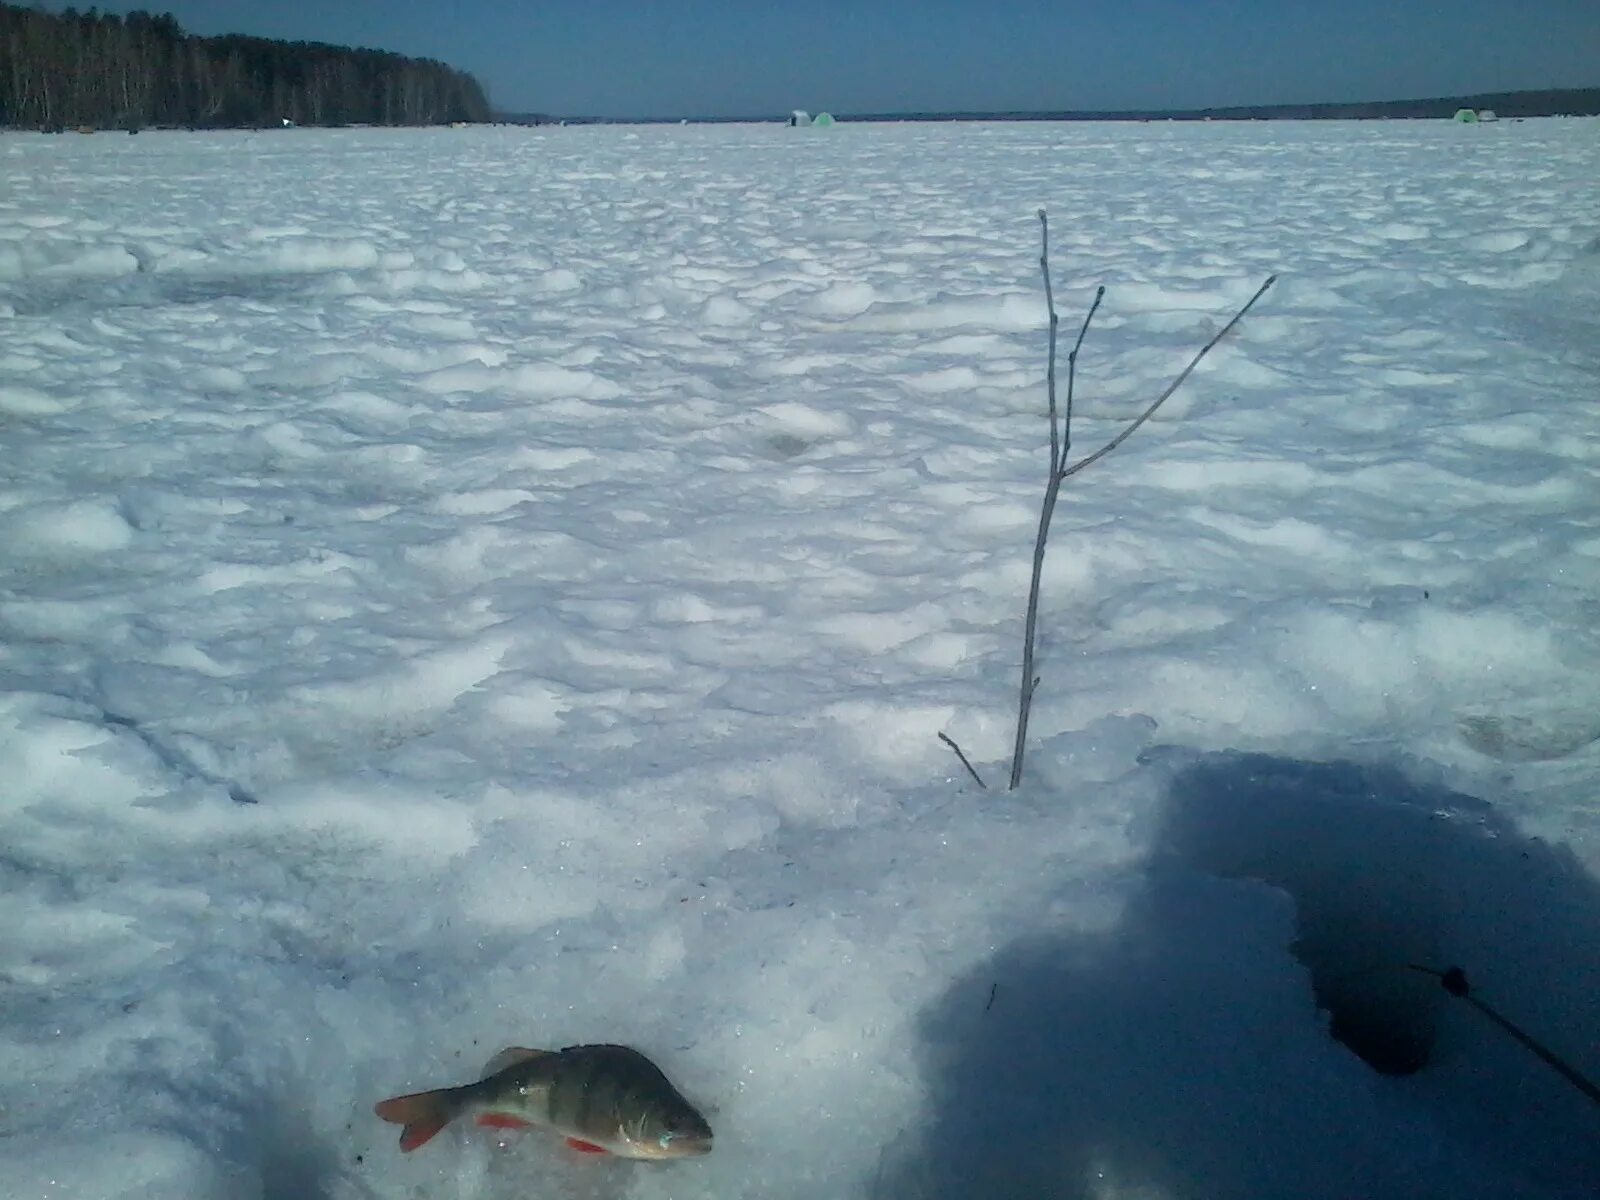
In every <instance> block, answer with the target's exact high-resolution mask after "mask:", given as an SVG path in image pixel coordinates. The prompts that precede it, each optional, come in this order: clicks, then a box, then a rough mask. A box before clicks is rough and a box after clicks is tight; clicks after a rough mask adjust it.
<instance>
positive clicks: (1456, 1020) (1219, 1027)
mask: <svg viewBox="0 0 1600 1200" xmlns="http://www.w3.org/2000/svg"><path fill="white" fill-rule="evenodd" d="M1148 758H1149V759H1150V760H1152V761H1151V763H1150V765H1151V766H1152V768H1153V769H1166V770H1168V771H1170V772H1171V784H1170V789H1169V792H1168V797H1167V801H1166V804H1165V808H1164V811H1163V813H1162V815H1161V819H1160V825H1159V829H1158V832H1157V833H1156V836H1155V846H1156V850H1155V854H1154V856H1153V858H1152V861H1151V862H1150V864H1149V866H1148V869H1147V870H1146V871H1144V872H1142V873H1141V874H1140V875H1139V876H1138V877H1137V878H1134V879H1130V880H1128V881H1127V886H1126V888H1125V889H1124V893H1123V896H1122V899H1123V901H1124V903H1123V908H1122V911H1121V914H1120V917H1119V918H1117V919H1115V920H1113V921H1111V922H1110V924H1109V927H1107V928H1104V929H1100V930H1095V931H1092V932H1082V931H1073V932H1067V933H1063V934H1061V935H1059V936H1045V937H1041V938H1035V939H1031V940H1024V941H1019V942H1016V943H1013V944H1012V945H1010V946H1007V947H1005V948H1004V949H1003V950H1002V951H1001V952H1000V953H999V954H997V955H996V956H995V958H994V959H993V960H991V961H990V962H988V963H986V964H984V965H983V966H982V967H981V968H979V969H978V970H976V971H974V972H973V973H972V974H971V975H970V976H968V977H967V978H965V979H963V980H961V981H960V982H958V983H957V984H956V985H955V986H954V987H953V988H952V989H951V990H950V991H949V992H948V993H947V994H946V996H945V997H944V998H943V999H942V1000H941V1001H940V1002H939V1003H938V1004H937V1005H935V1006H934V1007H933V1008H932V1009H931V1010H930V1011H929V1012H927V1013H926V1014H925V1015H924V1018H923V1021H922V1032H923V1034H924V1039H925V1041H924V1061H923V1063H922V1064H921V1066H922V1068H923V1070H924V1072H925V1075H926V1078H927V1081H928V1086H929V1089H930V1098H929V1111H928V1113H927V1114H926V1120H925V1121H924V1123H923V1125H922V1127H921V1129H920V1131H919V1133H918V1134H917V1135H916V1137H915V1138H914V1139H913V1140H912V1141H911V1142H908V1143H907V1144H902V1145H896V1146H894V1147H891V1148H890V1149H889V1151H888V1152H887V1153H886V1156H885V1168H884V1170H883V1172H882V1174H881V1175H880V1178H879V1179H878V1181H877V1183H876V1185H875V1187H874V1192H873V1194H874V1196H875V1197H881V1198H885V1200H887V1198H900V1197H905V1198H911V1197H916V1198H919V1200H956V1198H957V1197H960V1198H962V1200H969V1198H979V1197H981V1198H983V1200H1023V1198H1024V1197H1026V1198H1029V1200H1053V1198H1059V1200H1090V1198H1100V1197H1123V1198H1130V1197H1138V1198H1139V1200H1155V1198H1157V1197H1161V1198H1193V1200H1201V1198H1204V1200H1223V1198H1239V1200H1244V1198H1250V1200H1269V1198H1277V1197H1296V1198H1308V1197H1327V1198H1329V1200H1332V1198H1334V1197H1355V1196H1360V1197H1366V1198H1370V1200H1388V1198H1391V1197H1392V1198H1395V1200H1400V1198H1402V1197H1404V1198H1407V1200H1412V1198H1418V1197H1440V1198H1443V1197H1450V1198H1451V1200H1460V1198H1462V1197H1468V1196H1471V1197H1515V1196H1525V1197H1535V1196H1537V1197H1568V1196H1571V1197H1577V1196H1593V1195H1596V1194H1600V1108H1596V1106H1595V1105H1593V1104H1592V1103H1591V1102H1590V1101H1589V1100H1588V1099H1586V1098H1585V1097H1584V1096H1583V1095H1581V1094H1580V1093H1579V1092H1577V1091H1576V1090H1574V1089H1573V1088H1572V1087H1571V1086H1570V1085H1569V1084H1567V1083H1566V1082H1565V1081H1563V1080H1561V1079H1560V1078H1559V1077H1558V1076H1556V1075H1555V1074H1554V1073H1553V1072H1552V1071H1551V1070H1550V1069H1549V1068H1548V1067H1546V1066H1545V1065H1544V1064H1542V1063H1540V1062H1539V1061H1538V1060H1536V1059H1535V1058H1534V1057H1533V1056H1532V1055H1530V1054H1529V1053H1528V1052H1527V1051H1526V1050H1525V1049H1523V1048H1522V1047H1520V1046H1517V1045H1516V1044H1514V1043H1513V1042H1512V1041H1511V1040H1510V1039H1509V1038H1507V1037H1506V1036H1505V1034H1504V1033H1503V1032H1501V1031H1500V1030H1498V1029H1496V1028H1494V1027H1493V1026H1492V1025H1490V1024H1489V1022H1488V1021H1486V1020H1485V1019H1484V1018H1483V1016H1482V1015H1481V1014H1479V1013H1477V1012H1475V1011H1473V1010H1472V1009H1471V1008H1469V1007H1468V1006H1467V1005H1466V1004H1464V1003H1463V1002H1462V1001H1460V1000H1458V999H1454V998H1452V997H1450V996H1448V995H1446V994H1445V993H1444V992H1443V990H1442V989H1441V988H1440V986H1439V984H1438V982H1437V981H1430V980H1429V979H1427V978H1426V977H1424V976H1421V975H1418V974H1416V973H1414V972H1408V971H1406V970H1405V969H1404V964H1406V963H1408V962H1422V963H1425V964H1427V965H1431V966H1437V967H1444V966H1448V965H1460V966H1462V967H1463V968H1465V970H1466V971H1467V973H1468V976H1469V977H1470V978H1471V980H1472V982H1473V985H1474V994H1475V995H1477V996H1478V997H1479V998H1481V999H1483V1000H1485V1001H1486V1002H1488V1003H1490V1004H1492V1005H1493V1006H1494V1007H1495V1008H1497V1009H1498V1010H1499V1011H1501V1012H1502V1013H1504V1014H1505V1015H1506V1016H1507V1017H1509V1018H1511V1019H1512V1020H1514V1021H1516V1022H1517V1023H1519V1024H1520V1025H1522V1026H1523V1027H1524V1028H1525V1029H1527V1030H1528V1031H1529V1032H1530V1033H1532V1034H1534V1035H1535V1036H1536V1037H1539V1038H1541V1039H1542V1040H1543V1041H1545V1042H1546V1044H1548V1045H1549V1046H1550V1047H1551V1048H1552V1049H1554V1050H1556V1051H1557V1052H1558V1053H1561V1054H1563V1055H1565V1056H1566V1057H1567V1058H1568V1059H1569V1061H1571V1062H1572V1063H1573V1065H1574V1066H1576V1067H1577V1068H1578V1069H1579V1070H1581V1071H1583V1072H1585V1073H1586V1074H1588V1075H1590V1076H1591V1077H1594V1076H1597V1075H1600V1047H1597V1041H1596V1037H1595V1030H1596V1029H1597V1028H1600V889H1597V887H1596V884H1595V881H1594V880H1593V879H1592V878H1590V876H1589V875H1588V874H1587V873H1586V872H1585V871H1583V870H1582V869H1581V867H1580V866H1579V864H1578V863H1577V862H1576V860H1575V859H1574V858H1573V857H1572V855H1571V854H1570V853H1568V852H1567V851H1566V850H1564V849H1562V848H1560V847H1552V846H1550V845H1547V844H1545V843H1543V842H1539V841H1533V840H1529V839H1527V838H1525V837H1523V836H1522V835H1520V834H1518V833H1516V832H1515V831H1514V830H1513V829H1512V828H1511V827H1510V825H1509V823H1508V822H1506V821H1505V820H1504V819H1503V818H1501V817H1499V816H1498V815H1496V814H1495V812H1494V811H1493V810H1492V809H1491V808H1490V807H1489V806H1488V805H1487V804H1485V803H1484V802H1482V801H1479V800H1476V799H1474V798H1472V797H1469V796H1464V795H1460V794H1457V793H1452V792H1449V791H1447V790H1445V789H1442V788H1436V787H1429V786H1423V785H1419V784H1417V783H1415V782H1413V781H1410V780H1408V779H1407V778H1406V777H1405V776H1403V775H1402V774H1400V773H1399V772H1398V771H1395V770H1392V769H1389V768H1384V767H1374V766H1368V765H1359V764H1355V763H1347V762H1335V763H1311V762H1299V761H1292V760H1288V759H1281V758H1271V757H1267V756H1261V755H1245V754H1235V753H1228V754H1212V755H1203V756H1202V755H1194V754H1189V753H1187V752H1182V751H1157V752H1154V753H1152V754H1151V755H1149V756H1148ZM1066 899H1067V901H1068V903H1067V911H1073V910H1074V908H1075V907H1077V906H1076V905H1075V904H1074V902H1073V900H1072V898H1071V897H1070V896H1069V897H1067V898H1066ZM1319 1009H1320V1010H1322V1011H1321V1012H1320V1013H1319V1011H1318V1010H1319ZM1330 1010H1331V1011H1330ZM1330 1029H1331V1030H1333V1031H1336V1032H1338V1033H1339V1034H1340V1035H1341V1037H1342V1038H1343V1039H1344V1041H1345V1042H1346V1043H1347V1045H1340V1044H1338V1043H1336V1042H1335V1041H1334V1040H1333V1039H1332V1037H1330V1036H1329V1035H1330ZM1352 1047H1353V1049H1352ZM1357 1052H1359V1055H1360V1056H1359V1057H1358V1053H1357ZM1364 1059H1365V1060H1366V1061H1363V1060H1364Z"/></svg>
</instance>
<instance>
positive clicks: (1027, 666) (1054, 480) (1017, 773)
mask: <svg viewBox="0 0 1600 1200" xmlns="http://www.w3.org/2000/svg"><path fill="white" fill-rule="evenodd" d="M1039 233H1040V239H1041V241H1042V243H1043V245H1042V248H1041V250H1040V252H1039V268H1040V270H1041V271H1042V272H1043V273H1044V300H1045V306H1046V308H1047V309H1048V311H1049V314H1050V357H1049V361H1048V365H1047V366H1046V368H1045V387H1046V390H1047V393H1048V397H1049V409H1050V477H1049V480H1048V482H1047V483H1046V484H1045V489H1044V503H1043V504H1042V505H1041V506H1040V509H1039V531H1038V533H1037V535H1035V537H1034V542H1033V577H1032V580H1031V581H1030V583H1029V585H1028V613H1027V617H1026V619H1025V620H1024V622H1023V630H1022V683H1021V686H1020V687H1019V689H1018V691H1019V693H1020V694H1019V697H1018V700H1017V737H1016V742H1015V744H1014V745H1013V746H1012V750H1011V783H1010V787H1011V788H1012V789H1015V788H1016V787H1017V785H1018V784H1020V783H1021V782H1022V757H1023V751H1024V748H1025V747H1026V746H1027V742H1028V715H1029V713H1030V712H1031V711H1032V709H1033V693H1034V691H1035V690H1036V689H1037V688H1038V686H1039V676H1037V675H1035V674H1034V671H1033V644H1034V638H1035V634H1036V633H1037V630H1038V624H1039V581H1040V578H1041V576H1042V575H1043V573H1044V550H1045V543H1046V541H1047V539H1048V538H1049V536H1050V518H1051V517H1052V516H1054V515H1055V510H1056V497H1057V496H1058V495H1060V493H1061V485H1062V484H1063V483H1064V482H1065V481H1066V479H1067V477H1068V476H1071V475H1076V474H1077V473H1078V472H1079V471H1081V470H1083V469H1084V468H1085V467H1087V466H1088V465H1089V464H1090V463H1092V462H1096V461H1098V460H1099V459H1102V458H1104V457H1105V456H1106V455H1108V454H1110V453H1111V452H1112V451H1113V450H1115V449H1116V448H1117V447H1118V446H1120V445H1122V443H1123V442H1125V441H1127V440H1128V438H1129V436H1131V435H1132V433H1133V431H1134V430H1135V429H1137V428H1139V426H1141V425H1143V424H1144V423H1145V422H1146V421H1148V420H1149V419H1150V418H1151V416H1152V415H1154V413H1155V411H1156V409H1158V408H1160V407H1161V406H1162V405H1163V404H1165V403H1166V402H1167V400H1168V399H1169V398H1170V397H1171V396H1172V394H1173V393H1174V392H1176V391H1177V390H1178V388H1180V387H1181V386H1183V382H1184V380H1186V379H1188V378H1189V376H1190V375H1191V374H1192V373H1193V372H1194V369H1195V368H1196V367H1197V366H1199V365H1200V360H1201V359H1203V358H1204V357H1205V356H1206V355H1207V354H1209V353H1211V349H1212V347H1214V346H1215V345H1216V344H1217V343H1218V342H1220V341H1221V340H1222V339H1223V338H1225V337H1226V336H1227V335H1228V333H1229V332H1230V331H1231V330H1232V329H1233V327H1234V326H1235V325H1237V324H1238V323H1239V322H1240V321H1241V320H1242V319H1243V318H1244V315H1245V313H1247V312H1249V311H1250V309H1251V308H1252V307H1254V305H1255V302H1256V301H1257V300H1259V299H1261V297H1262V296H1263V295H1264V294H1265V293H1266V290H1267V289H1268V288H1270V287H1271V286H1272V285H1273V284H1274V283H1276V282H1277V279H1278V277H1277V276H1276V275H1269V276H1268V277H1267V281H1266V282H1265V283H1263V284H1262V285H1261V286H1260V287H1259V288H1257V289H1256V294H1255V295H1253V296H1251V297H1250V299H1249V300H1248V301H1246V303H1245V306H1244V307H1243V308H1241V309H1240V310H1239V311H1238V312H1237V313H1235V314H1234V316H1233V319H1232V320H1231V321H1229V322H1228V323H1227V324H1226V325H1224V326H1223V327H1222V328H1221V329H1220V330H1218V332H1217V334H1216V336H1215V337H1213V338H1212V339H1211V340H1210V341H1209V342H1207V343H1206V344H1205V345H1204V346H1202V347H1201V348H1200V352H1199V353H1198V354H1196V355H1195V356H1194V358H1193V359H1191V360H1190V362H1189V365H1188V366H1186V367H1185V368H1184V369H1183V370H1182V371H1181V372H1180V373H1179V374H1178V377H1177V378H1176V379H1174V380H1173V381H1172V383H1171V384H1170V385H1169V386H1168V387H1167V389H1166V391H1164V392H1162V393H1161V395H1159V396H1157V397H1156V399H1155V402H1154V403H1152V404H1151V405H1150V406H1149V407H1148V408H1146V409H1145V410H1144V411H1143V412H1142V413H1140V414H1139V415H1138V416H1137V417H1135V418H1134V420H1133V421H1132V423H1131V424H1129V426H1128V427H1127V428H1126V429H1124V430H1123V431H1122V432H1121V433H1119V434H1117V436H1116V437H1114V438H1112V439H1111V440H1110V441H1109V442H1107V443H1106V444H1105V445H1104V446H1102V447H1100V449H1098V450H1096V451H1095V452H1094V453H1093V454H1090V455H1088V456H1086V457H1084V458H1081V459H1079V460H1078V461H1077V462H1075V463H1073V464H1072V465H1071V466H1068V465H1067V462H1066V458H1067V454H1068V452H1069V451H1070V450H1071V448H1072V400H1073V387H1074V384H1075V383H1076V381H1077V368H1078V351H1079V350H1080V349H1081V348H1082V347H1083V339H1084V337H1085V336H1086V335H1087V334H1088V332H1089V322H1090V321H1092V320H1093V319H1094V314H1095V312H1096V311H1097V310H1098V309H1099V308H1100V301H1101V299H1102V297H1104V296H1105V293H1106V289H1105V287H1104V286H1101V287H1099V288H1097V289H1096V290H1095V294H1094V303H1093V304H1091V305H1090V306H1089V312H1088V314H1087V315H1086V316H1085V317H1084V318H1083V326H1082V328H1080V329H1079V330H1078V340H1077V342H1076V343H1075V344H1074V345H1073V347H1072V353H1070V354H1069V355H1067V404H1066V412H1065V414H1064V419H1063V420H1062V423H1061V428H1060V430H1059V432H1058V430H1057V427H1056V419H1057V418H1056V328H1057V326H1058V325H1059V324H1060V318H1059V317H1058V316H1057V315H1056V302H1055V291H1054V289H1053V288H1052V287H1051V284H1050V222H1049V219H1048V218H1047V217H1046V216H1045V211H1044V209H1042V208H1041V209H1040V210H1039ZM941 736H942V735H941Z"/></svg>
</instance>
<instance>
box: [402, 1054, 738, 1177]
mask: <svg viewBox="0 0 1600 1200" xmlns="http://www.w3.org/2000/svg"><path fill="white" fill-rule="evenodd" d="M376 1111H377V1114H378V1115H379V1116H380V1117H382V1118H383V1119H384V1120H386V1121H393V1122H395V1123H397V1124H401V1125H404V1126H405V1129H404V1130H403V1131H402V1133H401V1136H400V1148H401V1149H402V1150H414V1149H416V1148H417V1147H418V1146H420V1145H422V1144H423V1143H424V1142H426V1141H427V1140H428V1139H430V1138H431V1137H433V1136H434V1134H436V1133H438V1132H439V1130H441V1129H443V1128H444V1127H445V1125H447V1124H449V1123H450V1122H451V1121H452V1120H455V1119H456V1118H458V1117H461V1116H466V1115H470V1116H472V1118H473V1119H474V1120H475V1121H476V1122H477V1123H478V1124H480V1125H486V1126H490V1127H494V1128H515V1127H525V1126H538V1127H542V1128H545V1129H549V1130H552V1131H554V1132H556V1133H559V1134H561V1135H563V1136H564V1137H566V1138H567V1139H568V1141H569V1142H571V1143H572V1144H573V1145H575V1146H577V1147H578V1148H579V1149H584V1150H604V1151H609V1152H610V1153H612V1154H616V1155H619V1156H621V1157H623V1158H643V1159H665V1158H687V1157H691V1156H694V1155H700V1154H706V1153H708V1152H709V1151H710V1150H711V1141H712V1134H711V1128H710V1126H709V1125H708V1124H707V1123H706V1120H705V1118H704V1117H703V1116H701V1115H700V1113H699V1111H698V1110H697V1109H696V1108H695V1107H694V1105H692V1104H691V1103H689V1101H688V1100H687V1099H685V1098H684V1096H683V1095H682V1093H680V1092H679V1091H678V1089H677V1088H675V1087H674V1086H673V1085H672V1083H671V1081H670V1080H668V1079H667V1077H666V1075H664V1074H663V1073H662V1071H661V1069H660V1068H659V1067H657V1066H656V1065H655V1064H654V1063H653V1062H651V1061H650V1060H649V1059H648V1058H646V1057H645V1056H644V1055H643V1054H640V1053H639V1052H638V1051H637V1050H633V1049H630V1048H629V1047H627V1046H607V1045H595V1046H569V1047H567V1048H566V1049H565V1050H556V1051H548V1050H526V1049H522V1048H520V1047H513V1048H511V1049H508V1050H504V1051H502V1052H501V1053H499V1054H497V1055H496V1056H495V1057H494V1059H493V1060H491V1061H490V1063H489V1067H488V1073H487V1074H485V1076H484V1077H483V1078H482V1079H480V1080H478V1082H476V1083H469V1084H466V1085H465V1086H463V1087H455V1088H440V1089H438V1090H436V1091H431V1092H418V1093H416V1094H415V1095H411V1096H396V1097H394V1098H393V1099H391V1100H385V1101H383V1102H381V1103H380V1104H379V1105H378V1106H377V1108H376Z"/></svg>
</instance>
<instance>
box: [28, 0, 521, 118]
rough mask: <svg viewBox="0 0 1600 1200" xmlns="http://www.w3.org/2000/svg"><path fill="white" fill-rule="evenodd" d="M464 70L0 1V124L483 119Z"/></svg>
mask: <svg viewBox="0 0 1600 1200" xmlns="http://www.w3.org/2000/svg"><path fill="white" fill-rule="evenodd" d="M488 119H489V101H488V98H487V97H486V96H485V95H484V92H483V88H482V87H481V86H480V85H479V83H478V81H477V80H476V79H474V78H473V77H472V76H471V75H469V74H467V73H466V72H465V71H458V70H456V69H454V68H453V67H450V66H447V65H446V64H444V63H441V62H435V61H433V60H432V59H418V58H407V57H405V56H404V55H400V54H391V53H388V52H387V51H383V50H367V49H351V48H349V47H345V46H329V45H325V44H323V43H320V42H282V41H274V40H271V39H269V38H258V37H244V36H240V35H234V34H230V35H227V36H224V37H199V36H196V35H194V34H188V33H185V32H184V31H183V29H182V28H181V27H180V26H179V25H178V22H177V20H176V19H175V18H173V17H172V15H171V14H167V13H163V14H160V15H157V14H154V13H148V12H131V13H128V14H127V15H126V16H124V15H122V14H119V13H102V12H98V11H97V10H95V9H89V10H87V11H86V12H79V11H77V10H75V9H71V8H69V9H66V10H65V11H63V12H61V13H50V12H44V11H42V10H40V9H35V8H25V7H22V6H21V5H15V4H0V126H9V127H12V128H24V129H45V130H62V129H77V128H99V129H107V128H110V129H129V130H137V129H141V128H149V127H182V128H197V129H201V128H203V129H217V128H239V127H245V128H251V127H258V126H264V125H282V124H283V123H284V122H285V121H291V122H293V123H294V124H297V125H439V124H448V123H453V122H456V121H487V120H488Z"/></svg>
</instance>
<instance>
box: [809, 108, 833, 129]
mask: <svg viewBox="0 0 1600 1200" xmlns="http://www.w3.org/2000/svg"><path fill="white" fill-rule="evenodd" d="M811 123H812V124H813V125H815V126H816V127H817V128H818V129H826V128H828V126H830V125H832V124H833V114H832V113H825V112H820V113H818V114H817V115H816V116H815V117H814V118H812V121H811Z"/></svg>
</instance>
